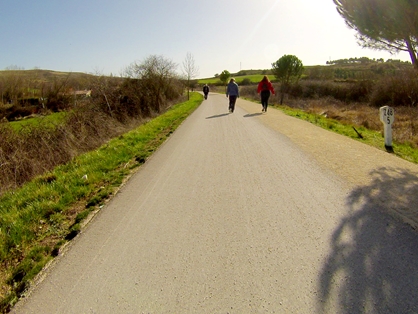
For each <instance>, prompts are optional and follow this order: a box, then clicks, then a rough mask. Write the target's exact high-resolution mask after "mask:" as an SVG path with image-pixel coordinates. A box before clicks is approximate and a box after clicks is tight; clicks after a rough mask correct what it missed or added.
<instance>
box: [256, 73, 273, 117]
mask: <svg viewBox="0 0 418 314" xmlns="http://www.w3.org/2000/svg"><path fill="white" fill-rule="evenodd" d="M270 92H271V93H272V94H273V95H274V88H273V85H272V84H271V82H270V80H269V78H268V77H267V75H264V77H263V79H262V80H261V81H260V83H258V87H257V93H258V94H260V97H261V105H262V107H263V108H262V109H261V112H267V106H268V103H269V98H270Z"/></svg>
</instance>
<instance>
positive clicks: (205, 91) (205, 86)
mask: <svg viewBox="0 0 418 314" xmlns="http://www.w3.org/2000/svg"><path fill="white" fill-rule="evenodd" d="M203 94H205V99H208V94H209V86H208V84H205V85H203Z"/></svg>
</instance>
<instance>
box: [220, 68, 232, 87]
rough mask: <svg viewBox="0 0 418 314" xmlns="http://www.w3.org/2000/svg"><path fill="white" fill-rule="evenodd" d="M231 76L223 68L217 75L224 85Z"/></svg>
mask: <svg viewBox="0 0 418 314" xmlns="http://www.w3.org/2000/svg"><path fill="white" fill-rule="evenodd" d="M230 77H231V73H229V71H228V70H223V71H222V73H221V74H220V75H219V79H220V80H221V82H222V83H224V85H226V82H227V81H228V79H229V78H230Z"/></svg>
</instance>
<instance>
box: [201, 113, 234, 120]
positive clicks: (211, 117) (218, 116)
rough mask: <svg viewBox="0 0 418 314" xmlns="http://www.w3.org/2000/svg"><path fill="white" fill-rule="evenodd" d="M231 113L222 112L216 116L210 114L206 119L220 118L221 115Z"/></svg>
mask: <svg viewBox="0 0 418 314" xmlns="http://www.w3.org/2000/svg"><path fill="white" fill-rule="evenodd" d="M228 115H229V113H222V114H217V115H214V116H210V117H206V119H214V118H220V117H224V116H228Z"/></svg>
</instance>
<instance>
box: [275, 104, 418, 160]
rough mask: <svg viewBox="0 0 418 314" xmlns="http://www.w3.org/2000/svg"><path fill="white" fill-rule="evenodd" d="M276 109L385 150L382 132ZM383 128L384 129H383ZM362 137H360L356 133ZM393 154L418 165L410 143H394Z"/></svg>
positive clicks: (293, 111)
mask: <svg viewBox="0 0 418 314" xmlns="http://www.w3.org/2000/svg"><path fill="white" fill-rule="evenodd" d="M274 107H276V108H278V109H280V110H282V111H283V112H284V113H285V114H287V115H289V116H293V117H296V118H299V119H302V120H305V121H309V122H311V123H313V124H315V125H317V126H320V127H322V128H324V129H327V130H330V131H333V132H336V133H338V134H341V135H345V136H348V137H351V138H353V139H355V140H358V141H361V142H362V143H365V144H368V145H371V146H373V147H376V148H378V149H381V150H385V139H384V137H383V136H382V132H378V131H373V130H369V129H367V128H365V127H363V126H353V125H351V124H346V123H341V122H340V121H337V120H334V119H329V118H326V117H325V116H322V115H318V114H311V113H307V112H305V111H302V110H298V109H293V108H289V107H286V106H279V105H274ZM382 128H383V127H382ZM356 130H357V132H358V133H359V134H360V135H361V137H360V135H359V134H358V133H357V132H356ZM393 153H394V154H395V155H397V156H399V157H401V158H403V159H405V160H408V161H410V162H413V163H418V150H417V149H415V148H413V147H412V145H411V144H409V143H397V142H395V141H394V142H393Z"/></svg>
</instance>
